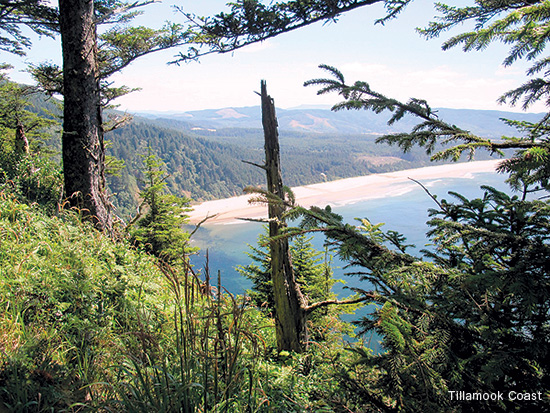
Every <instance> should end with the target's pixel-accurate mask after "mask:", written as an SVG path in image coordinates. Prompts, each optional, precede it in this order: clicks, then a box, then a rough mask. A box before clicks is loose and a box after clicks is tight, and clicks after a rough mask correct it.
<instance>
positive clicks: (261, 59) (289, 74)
mask: <svg viewBox="0 0 550 413" xmlns="http://www.w3.org/2000/svg"><path fill="white" fill-rule="evenodd" d="M226 2H227V1H226V0H202V1H196V0H195V1H193V0H179V2H178V1H177V0H171V1H164V2H162V3H157V4H152V5H149V6H147V7H145V8H144V14H143V15H142V16H140V17H139V19H138V21H137V23H139V24H144V25H148V26H151V27H160V26H161V25H162V24H163V22H164V21H166V20H171V21H175V22H184V18H183V16H182V15H181V14H177V13H175V12H174V10H173V8H172V6H171V5H173V4H178V5H180V6H182V7H183V8H184V9H185V10H186V11H188V12H193V13H196V14H198V15H211V14H215V13H218V12H219V11H221V10H224V5H225V3H226ZM435 13H436V12H435V11H434V9H433V3H432V2H431V1H429V0H415V1H414V2H413V3H412V4H411V5H410V6H409V7H408V8H407V9H406V10H405V11H404V12H403V13H402V14H401V15H400V16H399V17H398V18H397V19H395V20H392V21H390V22H388V23H387V24H386V25H380V24H376V25H375V24H374V22H375V20H376V19H377V18H380V17H382V16H383V15H384V9H383V7H381V5H379V4H377V5H373V6H364V7H361V8H359V9H356V10H353V11H351V12H348V13H346V14H344V15H342V16H340V17H339V19H338V21H337V22H330V23H324V24H323V23H317V24H314V25H311V26H308V27H305V28H302V29H298V30H296V31H294V32H290V33H286V34H283V35H280V36H278V37H275V38H273V39H269V40H267V41H265V42H263V43H258V44H254V45H250V46H247V47H245V48H243V49H241V50H238V51H235V52H234V53H232V54H223V55H209V56H205V57H203V58H201V60H200V62H191V63H184V64H182V65H180V66H177V65H168V64H167V62H169V61H171V60H173V58H174V55H175V54H176V53H177V50H175V49H172V50H168V51H163V52H159V53H155V54H151V55H148V56H145V57H143V58H141V59H139V60H137V61H136V62H134V63H133V64H132V65H131V66H130V67H128V68H126V69H124V70H123V71H122V72H121V73H119V74H116V75H114V76H113V77H112V78H111V80H113V81H115V84H117V85H122V84H125V85H128V86H130V87H138V88H141V90H140V91H139V92H134V93H132V94H130V95H128V96H125V97H122V98H120V99H118V100H117V101H116V102H115V103H118V104H119V105H120V109H122V110H127V111H129V112H137V111H160V112H185V111H193V110H201V109H214V108H225V107H243V106H255V105H258V104H259V97H258V96H257V95H256V94H255V93H254V92H255V91H257V90H259V88H260V80H262V79H265V80H266V81H267V88H268V92H269V94H270V95H271V96H272V97H273V98H274V99H275V104H276V106H277V107H280V108H293V107H300V106H305V107H311V106H330V105H333V104H335V103H337V102H339V97H338V96H337V95H323V96H318V95H317V94H316V89H315V88H314V87H307V88H305V87H304V86H303V83H304V81H306V80H309V79H312V78H318V77H325V73H324V72H323V71H321V70H320V69H319V68H318V65H319V64H328V65H331V66H335V67H337V68H338V69H340V71H342V72H343V74H344V76H345V78H346V81H347V82H348V83H352V82H354V81H356V80H362V81H366V82H367V83H369V84H370V86H371V88H372V89H374V90H376V91H377V92H380V93H383V94H385V95H386V96H389V97H394V98H397V99H401V100H407V99H408V98H410V97H415V98H421V99H426V100H427V101H428V103H429V104H430V105H431V106H432V107H445V108H467V109H490V110H493V109H494V110H510V111H521V108H520V107H510V106H506V105H500V104H498V103H497V102H496V101H497V99H498V97H499V96H500V95H501V94H503V93H504V92H506V91H508V90H510V89H512V88H515V87H517V86H519V85H521V84H522V83H523V82H524V81H525V80H526V77H525V70H526V68H527V65H526V64H525V63H522V62H520V63H519V64H515V65H513V66H511V67H507V68H505V67H503V66H502V64H501V63H502V61H503V60H504V58H505V56H506V51H507V49H506V47H505V46H503V45H500V44H493V45H491V46H490V47H489V48H488V49H486V50H484V51H483V52H468V53H465V52H463V51H462V50H461V49H460V48H455V49H452V50H450V51H442V50H441V44H442V42H443V40H444V39H445V38H446V37H443V38H440V39H432V40H426V39H424V38H422V37H421V36H420V35H419V34H418V33H416V31H415V28H416V27H423V26H425V25H426V24H427V23H428V22H429V21H430V20H431V19H433V16H434V15H435ZM2 57H3V60H4V61H7V62H10V63H12V64H13V65H14V66H15V69H14V70H13V71H12V73H11V78H12V79H13V80H15V81H21V82H27V83H29V82H30V80H29V77H28V74H27V73H25V72H24V71H22V70H24V68H25V65H26V64H27V63H35V64H36V63H39V62H43V61H52V62H56V63H58V64H59V63H60V61H61V50H60V46H59V39H53V40H52V39H48V38H41V39H35V41H34V44H33V47H32V49H31V50H30V51H29V52H28V54H27V56H26V57H25V58H23V59H20V58H16V57H14V56H8V55H6V54H5V53H3V56H2ZM529 111H530V112H543V111H546V109H545V107H544V106H543V105H542V104H540V105H538V106H537V105H535V106H532V107H531V108H530V109H529Z"/></svg>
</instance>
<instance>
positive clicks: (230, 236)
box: [193, 173, 506, 294]
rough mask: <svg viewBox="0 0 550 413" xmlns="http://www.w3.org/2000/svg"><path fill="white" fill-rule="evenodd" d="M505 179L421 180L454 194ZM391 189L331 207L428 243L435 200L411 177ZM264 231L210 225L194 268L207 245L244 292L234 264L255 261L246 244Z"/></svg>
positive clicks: (201, 234)
mask: <svg viewBox="0 0 550 413" xmlns="http://www.w3.org/2000/svg"><path fill="white" fill-rule="evenodd" d="M503 180H504V177H503V176H502V175H498V174H496V173H478V174H472V175H471V177H469V178H452V179H433V180H423V181H422V184H423V185H425V186H426V187H427V188H428V189H429V190H430V192H431V193H432V194H434V195H437V197H438V199H448V200H451V198H452V197H451V196H450V195H448V192H449V191H455V192H459V193H461V194H462V195H465V196H466V197H470V198H473V197H478V196H481V195H482V193H483V192H482V190H481V189H480V186H481V185H490V186H494V187H496V188H498V189H501V190H505V189H506V185H505V184H504V183H503ZM390 193H392V194H393V195H392V196H386V197H380V198H376V199H370V200H366V201H360V202H356V203H354V204H346V205H332V208H333V211H334V212H336V213H338V214H340V215H342V216H343V217H344V219H345V220H346V222H352V221H353V220H354V218H368V219H369V220H370V221H371V222H372V223H378V222H384V223H385V226H384V228H385V229H386V230H389V229H391V230H395V231H398V232H400V233H402V234H403V235H405V236H406V237H407V241H408V242H407V243H409V244H415V245H416V246H417V248H416V249H421V248H424V247H425V244H426V243H427V239H426V236H425V233H426V231H427V229H428V227H427V226H426V224H425V222H426V221H427V220H428V213H427V210H428V209H429V208H433V207H435V203H434V201H433V200H432V199H431V198H430V197H429V196H428V195H427V194H426V192H425V191H424V190H423V189H422V188H421V187H420V186H418V185H417V184H415V183H412V182H411V183H410V184H409V185H403V184H396V186H395V187H394V188H390ZM381 195H383V194H381ZM319 206H324V205H319ZM262 231H263V228H262V224H260V223H254V222H244V221H240V222H237V223H231V224H211V225H205V226H204V227H202V228H201V229H200V230H199V231H198V232H197V233H196V234H195V235H194V241H193V242H194V243H195V245H197V246H199V247H200V248H201V251H200V253H199V254H198V255H197V256H195V257H193V263H194V265H195V268H203V267H204V263H205V256H206V250H207V249H208V252H209V263H210V272H211V274H217V272H218V270H219V271H221V277H222V285H223V286H224V287H225V288H226V289H227V290H228V291H230V292H231V293H234V294H241V293H243V292H244V291H245V290H246V289H247V288H249V287H250V282H249V280H247V279H245V278H243V277H242V276H240V275H239V273H238V272H237V271H236V270H235V267H236V266H237V265H246V264H248V263H250V258H248V256H246V251H247V249H248V248H247V244H252V245H256V240H257V237H258V234H259V233H260V232H262ZM315 244H316V246H317V247H318V248H319V249H321V250H322V244H323V238H322V236H319V235H317V236H316V239H315ZM335 265H336V266H337V268H335V277H336V278H342V279H344V280H345V281H346V282H347V283H348V285H351V286H359V281H358V280H357V278H356V277H350V276H346V275H345V272H346V271H345V270H343V269H342V268H341V266H342V265H343V264H342V263H340V262H337V261H336V262H335ZM363 287H364V288H368V287H365V286H363Z"/></svg>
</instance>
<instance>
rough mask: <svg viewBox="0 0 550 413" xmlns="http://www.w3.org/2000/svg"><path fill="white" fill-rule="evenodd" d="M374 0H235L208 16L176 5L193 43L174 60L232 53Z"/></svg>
mask: <svg viewBox="0 0 550 413" xmlns="http://www.w3.org/2000/svg"><path fill="white" fill-rule="evenodd" d="M377 1H378V0H338V1H329V2H327V1H323V0H287V1H283V2H277V3H272V4H269V5H266V4H264V3H263V2H261V1H259V0H237V1H234V2H231V3H228V4H227V6H229V8H230V10H229V11H227V12H221V13H219V14H217V15H215V16H210V17H199V16H196V15H194V14H191V13H188V12H186V11H185V10H183V8H179V7H178V10H179V11H180V12H181V13H182V14H183V15H184V16H186V17H187V18H188V19H189V21H190V25H189V28H188V32H189V39H190V43H191V44H192V45H193V46H191V47H189V48H188V50H187V51H186V52H180V53H179V55H178V56H177V59H176V61H175V62H176V63H179V62H185V61H189V60H197V59H198V58H200V57H201V56H204V55H207V54H211V53H227V52H231V51H233V50H236V49H240V48H242V47H244V46H247V45H249V44H253V43H256V42H260V41H262V40H266V39H269V38H271V37H275V36H277V35H279V34H281V33H286V32H289V31H292V30H295V29H298V28H300V27H304V26H307V25H309V24H312V23H315V22H318V21H330V20H336V19H337V17H338V16H339V15H340V14H342V13H344V12H347V11H350V10H354V9H356V8H359V7H362V6H366V5H370V4H373V3H375V2H377ZM204 49H206V50H204Z"/></svg>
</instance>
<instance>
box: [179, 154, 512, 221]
mask: <svg viewBox="0 0 550 413" xmlns="http://www.w3.org/2000/svg"><path fill="white" fill-rule="evenodd" d="M500 162H501V160H489V161H475V162H461V163H453V164H446V165H436V166H426V167H422V168H416V169H406V170H402V171H395V172H388V173H380V174H371V175H365V176H358V177H354V178H345V179H339V180H336V181H330V182H322V183H318V184H311V185H305V186H299V187H295V188H292V190H293V191H294V194H295V196H296V203H297V204H299V205H301V206H303V207H306V208H309V207H311V206H312V205H318V206H321V207H324V206H326V205H331V206H338V205H346V204H352V203H355V202H359V201H364V200H367V199H376V198H384V197H391V196H397V195H400V194H402V193H403V191H405V192H407V191H409V190H410V189H412V188H413V187H414V186H415V185H417V184H416V183H414V182H412V181H411V180H410V179H415V180H418V181H422V180H423V179H427V180H434V179H445V178H468V177H469V176H470V175H472V174H475V173H483V172H494V171H495V168H496V166H497V165H498V163H500ZM472 178H473V177H472ZM252 196H253V195H241V196H236V197H232V198H225V199H217V200H214V201H206V202H203V203H201V204H197V205H194V206H193V211H191V212H189V222H190V224H193V225H196V224H198V223H199V222H201V221H202V220H203V219H205V218H206V217H207V216H212V215H215V217H212V218H209V219H208V220H207V221H206V222H205V223H204V225H212V224H229V223H236V222H242V221H241V220H240V218H252V219H259V218H266V217H267V206H265V205H257V204H249V203H248V199H249V198H250V197H252Z"/></svg>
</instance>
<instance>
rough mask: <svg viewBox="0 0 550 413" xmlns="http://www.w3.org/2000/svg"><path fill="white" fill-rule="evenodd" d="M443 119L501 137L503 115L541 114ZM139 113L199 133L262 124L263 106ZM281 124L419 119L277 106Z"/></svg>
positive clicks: (353, 125) (364, 125)
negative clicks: (398, 118) (395, 118)
mask: <svg viewBox="0 0 550 413" xmlns="http://www.w3.org/2000/svg"><path fill="white" fill-rule="evenodd" d="M436 111H437V113H438V115H439V116H440V117H441V119H443V120H446V121H447V122H449V123H452V124H455V125H460V127H462V128H464V129H467V130H469V131H471V132H473V133H476V134H478V135H481V136H484V137H490V138H498V137H501V136H502V135H510V134H513V133H514V129H513V128H511V127H509V126H507V125H506V124H505V123H504V122H502V121H501V120H500V119H501V118H506V119H514V120H521V121H528V122H536V121H537V120H538V119H539V118H540V114H534V113H516V112H506V111H496V110H472V109H445V108H439V109H436ZM139 115H140V116H143V117H147V118H149V119H155V120H157V121H163V122H164V124H165V125H170V127H173V128H178V129H184V130H194V131H197V132H199V133H205V132H206V133H208V132H214V130H218V129H225V128H241V129H247V128H261V110H260V108H259V107H258V106H254V107H242V108H223V109H208V110H200V111H190V112H184V113H162V112H156V113H155V112H151V113H148V112H140V113H139ZM277 116H278V120H279V128H280V129H281V130H285V131H293V132H305V133H315V134H319V133H329V134H338V135H342V134H345V135H348V134H374V135H378V134H387V133H395V132H406V131H410V130H411V128H412V127H413V126H414V125H415V124H416V120H415V119H413V118H412V117H410V116H408V117H405V118H403V119H402V120H401V121H400V122H399V123H397V124H396V125H393V126H388V125H387V120H388V118H389V115H388V114H387V113H381V114H377V113H374V112H370V111H338V112H333V111H331V110H329V109H308V108H305V109H277Z"/></svg>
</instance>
